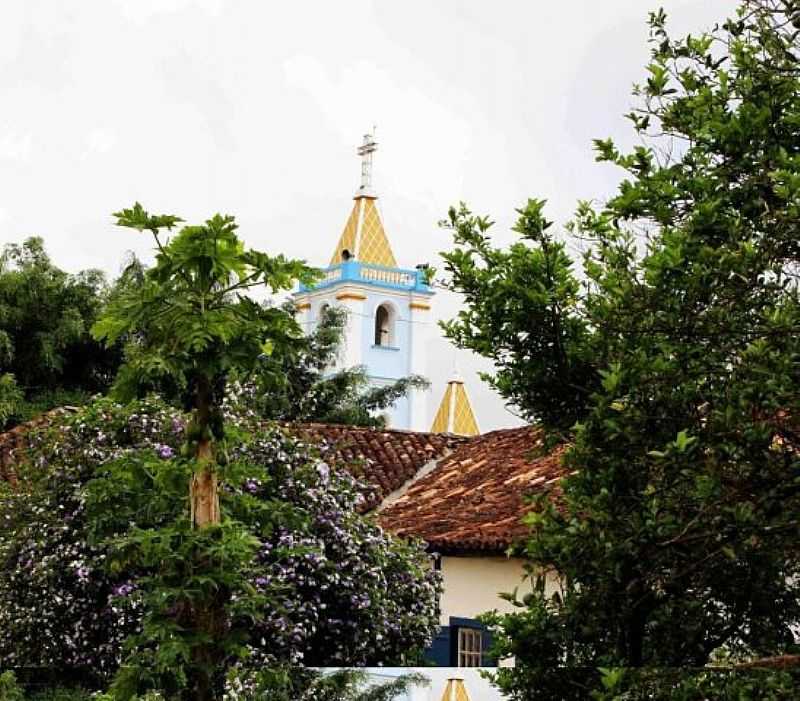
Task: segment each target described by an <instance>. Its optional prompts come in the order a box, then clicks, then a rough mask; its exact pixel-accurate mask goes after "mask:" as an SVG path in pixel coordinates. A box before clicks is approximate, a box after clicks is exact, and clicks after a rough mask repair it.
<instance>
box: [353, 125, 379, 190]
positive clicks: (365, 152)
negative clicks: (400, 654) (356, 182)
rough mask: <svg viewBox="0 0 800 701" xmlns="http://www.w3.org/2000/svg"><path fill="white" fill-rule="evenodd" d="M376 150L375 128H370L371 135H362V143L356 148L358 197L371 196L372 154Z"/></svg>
mask: <svg viewBox="0 0 800 701" xmlns="http://www.w3.org/2000/svg"><path fill="white" fill-rule="evenodd" d="M377 150H378V142H377V141H375V127H372V133H371V134H364V142H363V143H362V144H361V146H359V147H358V151H357V153H358V155H359V156H361V187H360V188H358V194H359V195H372V154H373V153H375V151H377Z"/></svg>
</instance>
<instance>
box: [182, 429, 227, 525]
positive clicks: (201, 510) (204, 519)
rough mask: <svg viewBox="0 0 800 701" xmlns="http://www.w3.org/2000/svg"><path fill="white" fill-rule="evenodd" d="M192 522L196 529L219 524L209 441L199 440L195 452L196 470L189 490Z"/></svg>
mask: <svg viewBox="0 0 800 701" xmlns="http://www.w3.org/2000/svg"><path fill="white" fill-rule="evenodd" d="M189 497H190V499H191V505H192V506H191V508H192V521H193V523H194V525H195V526H196V527H197V528H204V527H205V526H208V525H212V524H216V523H220V513H219V491H218V484H217V471H216V469H215V465H214V453H213V449H212V447H211V441H210V440H207V439H201V440H200V442H199V445H198V450H197V469H196V470H195V471H194V474H193V475H192V483H191V485H190V488H189Z"/></svg>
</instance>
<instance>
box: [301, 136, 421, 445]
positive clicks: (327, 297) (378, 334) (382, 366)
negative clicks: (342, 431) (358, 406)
mask: <svg viewBox="0 0 800 701" xmlns="http://www.w3.org/2000/svg"><path fill="white" fill-rule="evenodd" d="M376 148H377V144H376V142H375V140H374V138H373V136H372V135H370V134H367V135H365V136H364V143H363V144H362V146H361V147H360V148H359V149H358V153H359V155H360V156H361V158H362V167H361V186H360V187H359V188H358V190H357V191H356V194H355V197H354V198H353V208H352V210H351V212H350V216H349V217H348V219H347V222H346V223H345V226H344V230H343V231H342V234H341V236H340V237H339V240H338V242H337V244H336V247H335V248H334V251H333V255H332V256H331V259H330V263H329V264H328V266H327V267H326V268H324V269H323V277H322V280H321V281H319V282H318V283H316V284H315V285H314V286H313V287H304V286H301V288H300V290H299V291H298V292H297V293H296V294H295V296H294V301H295V304H296V307H297V311H298V321H299V323H300V324H301V326H302V327H303V328H304V330H305V331H306V333H310V332H311V331H313V329H314V328H315V327H316V325H317V324H318V323H319V320H320V318H321V316H322V313H323V311H324V309H325V307H326V306H339V307H343V308H344V309H345V310H346V311H347V324H346V327H345V334H344V342H343V348H342V350H341V353H340V356H339V358H338V359H337V362H336V365H335V366H334V367H333V368H331V370H332V371H335V370H339V369H342V368H351V367H355V366H358V365H360V366H363V367H365V368H366V370H367V375H368V377H369V381H370V384H372V385H373V386H381V385H387V384H391V383H392V382H394V381H395V380H398V379H400V378H402V377H407V376H410V375H422V376H424V375H425V372H426V363H425V354H426V346H427V342H428V338H429V333H430V325H431V321H430V311H431V301H432V298H433V295H434V292H433V290H432V289H431V287H430V285H429V284H428V276H427V266H423V265H420V266H417V267H415V268H408V267H400V266H399V265H398V264H397V260H396V259H395V256H394V252H393V251H392V248H391V245H390V244H389V238H388V237H387V235H386V231H385V230H384V227H383V221H382V219H381V215H380V211H379V210H378V205H377V200H378V197H377V195H376V194H375V191H374V190H373V188H372V155H373V153H374V152H375V150H376ZM426 407H427V398H426V396H425V391H424V390H420V389H412V390H411V391H410V392H409V395H408V396H407V397H405V398H403V399H400V400H399V401H398V402H397V403H396V404H395V405H394V406H393V407H392V408H391V410H389V412H388V413H387V415H386V417H385V418H386V420H387V425H388V426H391V427H392V428H398V429H408V430H412V431H425V430H428V428H429V427H430V424H429V422H428V416H427V411H426Z"/></svg>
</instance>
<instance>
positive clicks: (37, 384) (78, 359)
mask: <svg viewBox="0 0 800 701" xmlns="http://www.w3.org/2000/svg"><path fill="white" fill-rule="evenodd" d="M106 291H107V288H106V282H105V278H104V277H103V274H102V273H100V272H99V271H97V270H86V271H83V272H81V273H78V274H76V275H72V274H69V273H66V272H64V271H63V270H61V269H59V268H58V267H56V266H55V265H53V263H52V261H51V260H50V258H49V257H48V255H47V253H46V251H45V248H44V243H43V241H42V239H40V238H36V237H33V238H29V239H27V240H26V241H25V242H24V243H22V244H21V245H18V244H7V245H6V246H5V247H4V248H3V250H2V253H1V254H0V372H8V373H11V374H13V375H14V377H15V378H16V381H17V383H18V384H19V386H20V388H21V389H22V390H23V392H24V393H25V397H26V399H27V400H29V401H31V400H34V401H35V400H36V399H37V398H38V397H42V400H41V401H40V402H39V403H41V404H42V406H43V408H44V409H47V408H50V406H49V405H48V400H47V396H46V395H48V394H52V392H54V391H57V390H72V391H73V392H74V391H81V392H84V393H93V392H99V391H104V390H105V389H107V388H108V386H109V385H110V383H111V380H112V379H113V376H114V373H115V371H116V368H117V366H118V364H119V359H120V357H119V351H118V349H116V348H108V349H106V348H103V347H102V345H101V344H99V343H97V342H96V341H95V340H94V339H93V338H92V336H91V334H90V332H89V329H90V327H91V325H92V324H93V323H94V322H95V320H96V319H97V315H98V313H99V310H100V307H101V306H102V304H103V302H104V298H105V294H106ZM43 395H44V396H43ZM18 409H19V407H18Z"/></svg>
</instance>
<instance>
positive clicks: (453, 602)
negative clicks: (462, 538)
mask: <svg viewBox="0 0 800 701" xmlns="http://www.w3.org/2000/svg"><path fill="white" fill-rule="evenodd" d="M522 563H523V561H522V560H520V559H518V558H509V557H502V556H496V557H480V556H463V557H462V556H451V555H444V556H442V569H441V571H442V579H443V583H444V592H443V593H442V598H441V602H440V609H441V616H440V621H439V622H440V623H441V624H442V625H448V623H449V620H450V617H451V616H457V617H462V618H475V616H477V615H478V614H480V613H485V612H486V611H492V610H493V609H497V610H498V611H500V612H502V613H510V612H511V611H513V610H514V607H513V606H512V605H511V603H510V602H508V601H506V600H505V599H501V598H500V596H499V594H500V593H501V592H510V591H514V588H515V587H519V592H520V596H522V595H523V594H524V592H526V591H530V588H531V583H530V581H529V580H526V581H525V582H523V581H522V577H523V575H524V574H525V571H524V569H523V566H522Z"/></svg>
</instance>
